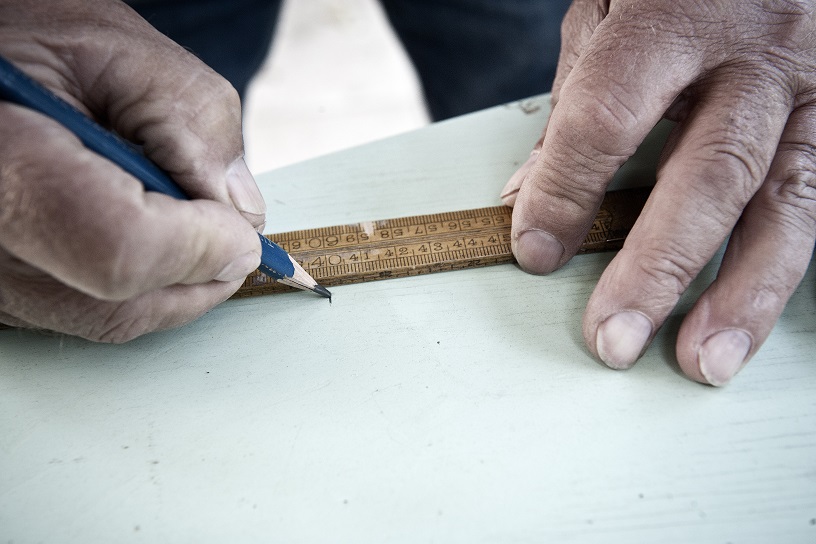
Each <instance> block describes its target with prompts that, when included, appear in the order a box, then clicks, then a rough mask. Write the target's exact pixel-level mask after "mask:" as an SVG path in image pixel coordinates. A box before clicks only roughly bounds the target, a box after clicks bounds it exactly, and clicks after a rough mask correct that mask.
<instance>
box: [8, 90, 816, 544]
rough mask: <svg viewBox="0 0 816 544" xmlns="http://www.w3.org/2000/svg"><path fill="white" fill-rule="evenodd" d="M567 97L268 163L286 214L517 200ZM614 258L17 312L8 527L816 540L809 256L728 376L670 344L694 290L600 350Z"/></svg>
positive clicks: (108, 536) (522, 538) (268, 536)
mask: <svg viewBox="0 0 816 544" xmlns="http://www.w3.org/2000/svg"><path fill="white" fill-rule="evenodd" d="M547 113H548V108H547V100H546V98H543V97H540V98H537V99H533V100H528V101H525V102H524V103H523V104H521V105H519V104H516V105H510V106H505V107H499V108H494V109H492V110H488V111H485V112H481V113H478V114H474V115H470V116H466V117H463V118H459V119H455V120H452V121H449V122H445V123H440V124H436V125H432V126H430V127H428V128H425V129H422V130H419V131H416V132H413V133H408V134H405V135H402V136H398V137H395V138H392V139H389V140H385V141H382V142H378V143H375V144H371V145H368V146H364V147H360V148H355V149H351V150H348V151H344V152H340V153H337V154H334V155H329V156H326V157H323V158H320V159H317V160H313V161H310V162H306V163H303V164H300V165H295V166H292V167H288V168H285V169H282V170H279V171H275V172H271V173H269V174H267V175H264V176H261V177H260V178H259V183H260V184H261V187H262V190H263V192H264V196H265V197H266V199H267V203H268V204H269V214H268V225H269V226H268V231H270V232H279V231H284V230H295V229H300V228H308V227H319V226H327V225H334V224H341V223H349V222H355V221H360V220H371V219H385V218H391V217H398V216H401V215H417V214H424V213H433V212H441V211H450V210H455V209H464V208H474V207H482V206H490V205H496V204H499V199H498V196H497V195H498V192H499V190H500V189H501V188H502V186H503V185H504V182H505V180H506V179H507V178H508V176H509V175H510V173H511V172H512V171H513V170H514V169H515V168H516V167H517V165H518V164H519V163H520V162H522V161H524V160H525V158H526V156H527V153H528V152H529V149H530V146H531V145H532V144H533V142H535V140H536V139H537V137H538V133H539V131H540V129H541V127H542V126H543V124H544V120H545V118H546V115H547ZM270 152H271V151H270ZM610 258H611V257H610V255H587V256H581V257H577V258H575V259H574V260H573V261H572V262H571V263H570V264H569V265H567V266H566V267H565V268H564V269H562V270H560V271H558V272H556V273H554V274H552V275H551V276H549V277H533V276H528V275H526V274H524V273H522V272H521V271H520V270H519V269H517V268H516V267H515V266H513V265H503V266H496V267H491V268H484V269H478V270H468V271H460V272H448V273H442V274H435V275H428V276H422V277H415V278H407V279H397V280H389V281H381V282H375V283H368V284H359V285H352V286H344V287H337V288H334V289H333V292H334V302H333V304H329V303H328V302H326V301H325V300H321V299H319V298H317V297H314V296H310V295H309V294H308V293H287V294H283V295H273V296H268V297H260V298H252V299H244V300H235V301H229V302H227V303H225V304H223V305H221V306H220V307H218V308H216V309H214V310H213V311H211V312H210V313H209V314H207V315H206V316H205V317H203V318H202V319H200V320H199V321H197V322H195V323H192V324H190V325H188V326H186V327H183V328H181V329H179V330H174V331H169V332H163V333H158V334H152V335H148V336H147V337H143V338H141V339H137V340H136V341H133V342H131V343H129V344H126V345H122V346H109V345H97V344H93V343H90V342H85V341H82V340H78V339H76V338H70V337H59V336H53V335H45V334H40V333H34V332H21V331H16V330H11V331H10V330H6V331H0V544H6V543H11V542H13V543H14V544H21V543H28V542H46V543H51V542H76V543H89V542H197V543H199V542H287V543H288V542H332V543H334V542H354V543H359V542H410V543H417V542H468V543H473V542H502V543H505V542H544V541H558V542H570V543H585V542H598V543H600V542H603V543H608V542H626V543H631V542H650V543H652V542H660V543H661V544H667V543H689V542H695V543H708V542H710V543H717V544H724V543H726V542H734V543H745V542H786V543H792V542H816V364H814V358H815V357H814V353H816V296H815V294H816V289H814V287H816V277H814V269H813V267H811V270H810V271H809V272H808V274H807V276H806V278H805V280H804V282H803V284H802V285H801V286H800V288H799V289H798V291H797V292H796V294H795V295H794V296H793V299H792V300H791V302H790V304H789V305H788V307H787V309H786V310H785V313H784V314H783V315H782V317H781V319H780V320H779V323H778V324H777V326H776V328H775V329H774V331H773V333H772V334H771V336H770V338H769V339H768V341H767V342H766V344H765V345H764V347H763V348H762V349H761V350H760V352H759V353H758V354H757V356H756V357H755V358H754V360H753V361H752V362H751V363H750V365H749V366H748V367H746V368H745V369H744V370H743V372H742V373H741V374H740V375H739V376H738V377H737V378H736V379H735V380H734V381H733V383H732V384H730V385H729V386H728V387H726V388H723V389H715V388H712V387H707V386H702V385H700V384H697V383H693V382H691V381H689V380H688V379H686V378H685V377H683V376H682V375H681V373H680V371H679V369H678V367H677V364H676V362H675V360H674V355H673V354H674V351H673V340H674V337H675V334H676V331H677V327H678V324H679V319H680V318H679V316H680V315H681V314H682V313H683V311H684V309H685V308H688V305H689V301H690V299H689V298H688V297H687V298H685V299H684V300H683V301H682V302H681V304H680V307H679V308H678V311H677V313H676V317H674V318H672V319H670V320H669V322H668V325H667V326H666V328H665V330H664V331H663V332H662V333H660V334H659V335H658V337H657V339H656V340H655V343H654V345H653V346H652V347H651V348H650V349H649V350H648V351H647V353H646V355H645V356H644V357H643V359H642V360H641V361H640V362H639V363H638V365H637V366H636V367H635V368H633V369H632V370H629V371H626V372H615V371H612V370H609V369H607V368H605V367H603V366H601V365H600V364H598V363H597V362H595V361H594V360H593V359H592V358H591V357H590V355H589V354H588V352H587V350H586V349H585V347H584V345H583V341H582V339H581V333H580V321H581V313H582V310H583V307H584V305H585V303H586V300H587V298H588V296H589V293H590V292H591V290H592V288H593V285H594V283H595V282H596V280H597V278H598V276H599V274H600V273H601V271H602V270H603V267H604V265H605V264H606V263H607V262H608V261H609V259H610ZM714 273H715V269H714V268H713V267H711V268H709V269H707V270H706V271H705V272H704V273H703V274H702V275H701V278H700V279H699V280H698V281H697V282H695V284H694V285H693V287H692V289H691V291H692V295H693V294H695V293H699V292H700V291H701V289H702V288H703V287H704V286H705V282H706V281H710V280H711V278H712V277H713V274H714Z"/></svg>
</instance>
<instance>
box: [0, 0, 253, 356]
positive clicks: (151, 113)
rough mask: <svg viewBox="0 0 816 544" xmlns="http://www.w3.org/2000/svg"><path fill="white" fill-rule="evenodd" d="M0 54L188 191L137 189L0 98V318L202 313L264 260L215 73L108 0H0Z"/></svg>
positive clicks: (67, 321)
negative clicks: (174, 194)
mask: <svg viewBox="0 0 816 544" xmlns="http://www.w3.org/2000/svg"><path fill="white" fill-rule="evenodd" d="M0 54H2V55H3V56H5V57H6V58H7V59H9V60H10V61H11V62H13V63H14V64H16V65H17V66H18V67H19V68H20V69H21V70H23V71H25V72H26V73H28V75H29V76H31V77H32V78H34V79H36V80H38V81H39V82H40V83H42V84H44V85H45V86H46V87H48V88H49V89H50V90H52V91H53V92H54V93H56V94H57V95H59V96H60V97H61V98H63V99H65V100H66V101H68V102H70V103H71V104H73V105H74V106H76V107H77V108H79V109H80V110H81V111H83V112H85V113H87V114H88V115H89V116H91V117H93V118H95V119H96V120H97V121H99V122H100V123H102V124H104V125H107V126H108V127H111V128H112V129H114V130H115V131H116V132H117V133H119V134H120V135H121V136H123V137H124V138H126V139H128V140H130V141H132V142H134V143H137V144H139V145H142V146H143V149H144V152H145V154H146V155H147V156H148V157H150V158H151V159H152V160H153V161H154V162H156V163H157V164H158V165H159V166H160V167H161V168H163V169H164V170H165V171H167V172H168V173H170V175H171V176H172V177H173V178H174V179H175V181H176V182H177V183H178V184H179V185H180V186H181V187H182V188H183V189H184V190H185V191H186V192H187V193H188V194H189V195H190V197H191V198H192V199H193V200H190V201H179V200H175V199H173V198H171V197H168V196H165V195H162V194H158V193H150V192H145V191H144V189H143V187H142V185H141V183H140V182H138V181H137V180H136V179H134V178H132V177H131V176H130V175H128V174H126V173H125V172H124V171H122V170H121V169H119V168H118V167H116V166H115V165H113V164H112V163H110V162H109V161H107V160H105V159H103V158H101V157H100V156H98V155H96V154H94V153H93V152H91V151H89V150H87V149H85V148H84V147H83V146H82V144H81V143H80V142H79V140H78V139H77V138H76V137H74V136H73V135H72V134H71V133H70V132H68V131H67V130H66V129H64V128H63V127H61V126H60V125H59V124H57V123H56V122H54V121H51V120H50V119H48V118H46V117H44V116H42V115H40V114H38V113H36V112H33V111H30V110H27V109H24V108H21V107H18V106H15V105H11V104H8V103H0V322H2V323H5V324H9V325H14V326H22V327H36V328H45V329H50V330H53V331H58V332H63V333H68V334H74V335H78V336H82V337H85V338H89V339H92V340H98V341H108V342H123V341H126V340H129V339H131V338H134V337H136V336H139V335H141V334H144V333H147V332H150V331H153V330H159V329H164V328H170V327H175V326H179V325H181V324H183V323H186V322H187V321H190V320H191V319H194V318H196V317H198V316H200V315H201V314H203V313H204V312H205V311H206V310H208V309H209V308H211V307H212V306H214V305H216V304H218V303H219V302H221V301H223V300H225V299H226V298H228V297H229V296H230V295H231V294H232V293H233V292H235V291H236V290H237V288H238V287H239V286H240V285H241V281H242V280H243V279H244V277H245V276H246V275H247V274H248V273H250V272H251V271H253V270H255V269H256V268H257V267H258V265H259V263H260V254H261V246H260V241H259V240H258V236H257V234H256V232H255V229H258V230H259V231H260V230H262V229H263V223H264V220H265V204H264V201H263V198H262V196H261V194H260V192H259V190H258V188H257V186H256V185H255V181H254V180H253V178H252V175H251V174H250V172H249V170H248V169H247V167H246V164H245V163H244V161H243V158H242V156H243V143H242V137H241V112H240V103H239V100H238V96H237V93H236V92H235V91H234V89H232V87H231V86H230V85H229V84H228V83H227V82H226V81H225V80H223V79H222V78H221V77H219V76H218V75H216V74H215V73H214V72H212V71H211V70H210V69H209V68H207V67H206V66H205V65H203V64H202V63H201V62H200V61H198V60H197V59H196V58H195V57H193V56H192V55H191V54H189V53H188V52H186V51H184V50H183V49H182V48H181V47H179V46H178V45H176V44H174V43H173V42H171V41H170V40H168V39H167V38H165V37H164V36H162V35H161V34H160V33H159V32H157V31H156V30H154V29H153V28H152V27H150V25H148V24H147V23H146V22H145V21H144V20H142V19H141V18H140V17H139V16H138V15H136V14H135V13H134V12H133V11H132V10H131V9H130V8H128V7H127V6H126V5H124V4H123V3H121V2H118V1H116V0H59V1H52V2H38V1H36V0H0Z"/></svg>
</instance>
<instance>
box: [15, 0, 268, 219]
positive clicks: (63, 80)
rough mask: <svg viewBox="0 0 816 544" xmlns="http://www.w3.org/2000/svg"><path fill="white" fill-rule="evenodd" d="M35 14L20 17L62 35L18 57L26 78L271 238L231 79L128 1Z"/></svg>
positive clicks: (33, 9)
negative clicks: (70, 103)
mask: <svg viewBox="0 0 816 544" xmlns="http://www.w3.org/2000/svg"><path fill="white" fill-rule="evenodd" d="M27 12H28V13H27V15H19V16H18V18H24V19H26V21H29V22H31V24H37V23H38V22H39V21H42V20H46V21H49V24H50V25H51V26H52V27H54V28H60V33H59V36H58V38H55V39H47V40H45V39H44V40H40V41H41V43H42V47H38V48H36V49H34V50H28V51H11V53H12V54H14V55H16V56H18V57H19V58H21V59H22V60H23V61H24V64H23V65H22V67H23V68H24V69H28V70H29V71H30V70H31V69H32V68H33V70H34V73H32V74H31V75H32V76H35V77H38V78H39V79H40V80H41V81H43V83H45V84H48V85H49V86H50V88H52V89H53V90H55V91H56V92H58V93H59V94H61V95H62V96H65V95H69V96H71V97H72V98H73V101H74V103H79V104H80V105H81V106H82V107H83V108H86V110H87V111H89V112H90V113H91V114H92V115H93V116H95V117H96V118H97V119H99V120H100V121H102V122H104V123H106V124H107V125H109V126H111V127H112V128H114V129H115V130H116V131H117V132H118V133H119V134H120V135H122V136H123V137H124V138H126V139H128V140H130V141H132V142H134V143H136V144H138V145H141V146H143V149H144V151H145V153H146V154H147V155H148V156H149V157H150V158H151V159H152V160H153V161H154V162H156V163H157V164H158V165H159V166H160V167H161V168H162V169H164V170H165V171H167V172H168V173H169V174H170V175H171V176H172V177H173V179H174V180H176V182H178V183H179V185H181V186H182V188H183V189H184V190H185V191H187V193H188V194H189V195H190V196H191V197H193V198H205V199H209V200H216V201H218V202H222V203H225V204H230V205H233V206H234V207H235V209H237V210H238V211H240V212H241V213H242V214H243V215H244V216H245V218H246V219H247V220H248V221H249V222H250V223H251V224H252V225H253V226H254V227H256V228H259V230H262V225H263V223H264V221H265V213H266V205H265V203H264V200H263V197H262V196H261V193H260V191H259V190H258V187H257V185H256V184H255V181H254V179H253V177H252V175H251V174H250V172H249V170H248V169H247V167H246V164H245V163H244V160H243V154H244V152H243V139H242V135H241V104H240V100H239V98H238V94H237V92H236V91H235V89H234V88H232V86H231V85H230V84H229V83H228V82H227V81H226V80H225V79H224V78H222V77H221V76H219V75H218V74H216V73H215V72H214V71H213V70H211V69H210V68H209V67H207V66H206V65H205V64H204V63H202V62H201V61H200V60H199V59H197V58H196V57H195V56H194V55H192V54H191V53H190V52H188V51H186V50H185V49H183V48H182V47H181V46H179V45H178V44H176V43H174V42H173V41H172V40H170V39H168V38H167V37H165V36H164V35H162V34H161V33H159V32H158V31H157V30H156V29H154V28H153V27H151V26H150V25H149V24H148V23H147V22H146V21H145V20H144V19H142V18H141V17H139V15H138V14H136V12H134V11H133V10H132V9H131V8H130V7H128V6H127V5H125V3H123V2H84V3H83V2H78V3H76V5H75V6H74V8H73V9H72V10H71V12H70V13H62V12H60V11H59V10H54V9H53V8H52V7H50V6H49V5H48V4H47V3H32V4H31V5H30V6H29V7H28V9H27ZM76 21H94V22H95V25H93V26H92V27H91V26H88V25H78V24H76ZM89 34H90V35H89ZM29 41H30V40H29ZM13 60H14V59H13ZM46 67H47V68H46Z"/></svg>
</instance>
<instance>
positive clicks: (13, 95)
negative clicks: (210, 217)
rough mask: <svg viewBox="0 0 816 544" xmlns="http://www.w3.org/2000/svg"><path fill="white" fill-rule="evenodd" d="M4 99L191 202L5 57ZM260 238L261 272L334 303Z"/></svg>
mask: <svg viewBox="0 0 816 544" xmlns="http://www.w3.org/2000/svg"><path fill="white" fill-rule="evenodd" d="M0 100H5V101H7V102H13V103H15V104H18V105H20V106H24V107H26V108H29V109H32V110H35V111H37V112H39V113H41V114H43V115H46V116H48V117H50V118H51V119H53V120H55V121H57V122H58V123H60V124H61V125H62V126H64V127H65V128H67V129H68V130H70V131H71V132H73V133H74V135H76V136H77V138H79V139H80V140H81V141H82V143H83V144H84V145H85V147H87V148H88V149H90V150H91V151H93V152H95V153H97V154H99V155H100V156H102V157H105V158H106V159H108V160H109V161H111V162H112V163H114V164H116V165H118V166H119V167H120V168H122V170H124V171H125V172H127V173H129V174H131V175H132V176H133V177H135V178H136V179H138V180H139V181H141V182H142V184H143V185H144V186H145V189H147V190H148V191H156V192H159V193H163V194H166V195H168V196H172V197H175V198H178V199H182V200H189V197H188V196H187V195H186V194H185V193H184V191H183V190H182V189H181V187H179V186H178V185H176V183H175V182H174V181H173V180H172V179H171V178H170V176H168V175H167V174H166V173H165V172H163V171H162V170H161V169H160V168H159V167H158V166H156V165H155V164H154V163H153V162H152V161H150V159H148V158H147V157H145V156H144V155H142V154H141V153H139V152H137V151H136V150H135V149H133V148H132V147H131V146H130V145H128V144H127V143H126V142H125V141H123V140H122V139H121V138H119V137H118V136H116V135H115V134H113V133H112V132H109V131H107V130H105V129H104V128H102V127H101V126H99V125H98V124H96V123H95V122H94V121H93V120H91V119H89V118H88V117H87V116H85V115H83V114H82V112H80V111H79V110H77V109H76V108H74V107H73V106H71V105H70V104H68V103H67V102H65V101H64V100H62V99H61V98H59V97H58V96H56V95H55V94H54V93H52V92H50V91H49V90H47V89H46V88H44V87H43V86H42V85H40V84H39V83H37V82H36V81H34V80H33V79H31V78H30V77H28V76H27V75H25V74H24V73H23V72H21V71H20V70H19V69H17V67H15V66H14V65H13V64H11V63H10V62H9V61H8V60H6V59H5V58H3V57H2V56H0ZM258 237H259V238H260V239H261V266H260V267H259V268H258V270H260V271H261V272H263V273H264V274H266V275H267V276H269V277H271V278H273V279H274V280H275V281H278V282H280V283H284V284H286V285H290V286H292V287H297V288H298V289H304V290H308V291H314V292H315V293H317V294H319V295H322V296H324V297H326V298H329V299H331V293H329V291H328V290H327V289H326V288H325V287H323V286H321V285H320V284H318V283H317V282H316V281H315V280H314V278H312V277H311V276H310V275H309V274H308V273H307V272H306V271H305V270H303V267H301V266H300V265H299V264H298V263H297V262H295V260H294V259H292V257H290V256H289V254H287V253H286V251H284V250H283V249H282V248H281V247H280V246H279V245H277V244H276V243H274V242H271V241H270V240H269V239H268V238H266V237H265V236H263V235H261V234H258Z"/></svg>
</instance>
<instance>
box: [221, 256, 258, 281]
mask: <svg viewBox="0 0 816 544" xmlns="http://www.w3.org/2000/svg"><path fill="white" fill-rule="evenodd" d="M260 264H261V257H260V255H258V254H257V253H255V252H249V253H244V254H243V255H241V256H240V257H238V258H237V259H235V260H234V261H232V262H231V263H229V264H228V265H227V266H225V267H224V269H223V270H221V272H219V273H218V275H217V276H215V278H214V279H216V280H218V281H237V280H242V279H244V278H246V277H247V276H248V275H249V274H250V273H252V272H253V271H254V270H256V269H257V268H258V266H260Z"/></svg>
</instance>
